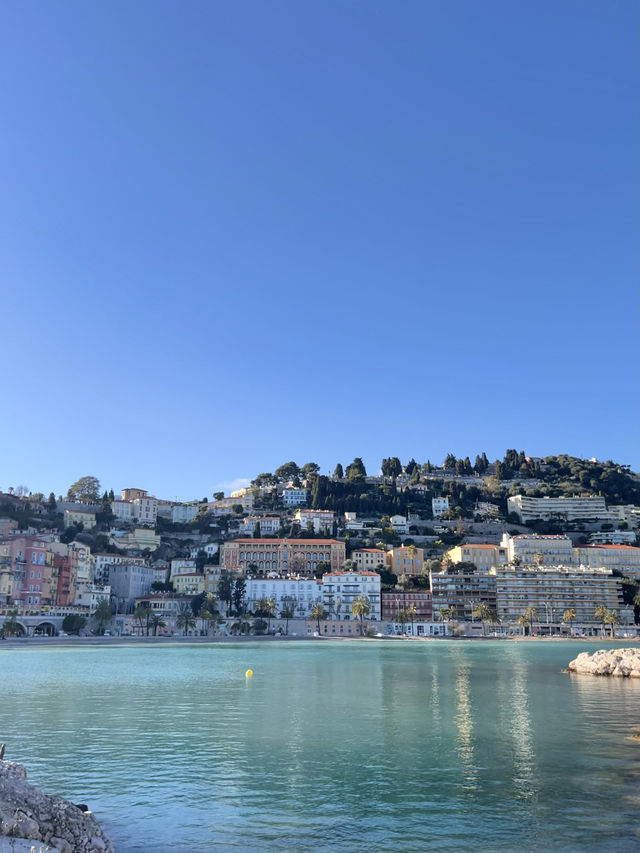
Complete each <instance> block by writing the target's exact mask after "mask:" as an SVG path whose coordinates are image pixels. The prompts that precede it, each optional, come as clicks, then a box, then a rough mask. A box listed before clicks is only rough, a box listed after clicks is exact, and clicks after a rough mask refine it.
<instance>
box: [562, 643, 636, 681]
mask: <svg viewBox="0 0 640 853" xmlns="http://www.w3.org/2000/svg"><path fill="white" fill-rule="evenodd" d="M567 669H568V670H569V672H576V673H578V674H580V675H613V676H617V677H619V678H640V649H599V650H598V651H597V652H593V654H589V652H582V654H580V655H578V657H577V658H575V659H574V660H572V661H571V663H570V664H569V665H568V667H567Z"/></svg>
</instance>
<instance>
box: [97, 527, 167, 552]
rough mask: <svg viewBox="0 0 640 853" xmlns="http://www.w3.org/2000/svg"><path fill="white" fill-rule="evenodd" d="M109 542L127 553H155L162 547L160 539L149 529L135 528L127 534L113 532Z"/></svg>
mask: <svg viewBox="0 0 640 853" xmlns="http://www.w3.org/2000/svg"><path fill="white" fill-rule="evenodd" d="M109 542H110V543H111V545H115V546H116V548H123V549H124V550H125V551H147V550H149V551H155V550H156V549H157V548H159V547H160V537H159V536H157V535H156V534H155V533H154V532H153V530H152V529H150V528H148V527H135V528H134V529H133V530H130V531H128V532H127V533H122V532H120V531H115V532H112V535H111V536H110V538H109Z"/></svg>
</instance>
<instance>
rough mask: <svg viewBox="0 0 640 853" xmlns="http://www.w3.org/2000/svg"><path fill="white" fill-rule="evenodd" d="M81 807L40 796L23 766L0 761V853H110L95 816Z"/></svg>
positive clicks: (59, 798) (59, 799)
mask: <svg viewBox="0 0 640 853" xmlns="http://www.w3.org/2000/svg"><path fill="white" fill-rule="evenodd" d="M80 806H82V807H84V809H85V811H83V810H82V808H81V807H79V806H76V805H74V804H73V803H70V802H68V801H67V800H63V799H62V797H55V796H49V795H48V794H44V793H42V792H41V791H39V790H38V789H37V788H34V787H33V786H32V785H29V784H28V783H27V772H26V770H25V769H24V767H22V766H21V765H20V764H16V763H14V762H11V761H0V853H4V851H13V850H15V851H16V853H18V851H22V850H23V849H24V850H25V851H27V853H31V848H32V847H33V849H34V850H35V851H36V853H55V851H57V853H89V851H96V853H97V851H100V853H113V850H114V848H113V845H112V844H111V842H110V841H109V839H108V838H107V837H106V835H105V834H104V832H103V831H102V829H101V828H100V825H99V824H98V822H97V820H96V819H95V817H94V816H93V815H92V814H91V812H90V811H89V810H88V808H87V806H86V805H84V803H81V804H80ZM27 842H29V843H27ZM23 843H27V846H26V847H23V846H20V844H23ZM11 845H13V846H11ZM16 845H18V846H16Z"/></svg>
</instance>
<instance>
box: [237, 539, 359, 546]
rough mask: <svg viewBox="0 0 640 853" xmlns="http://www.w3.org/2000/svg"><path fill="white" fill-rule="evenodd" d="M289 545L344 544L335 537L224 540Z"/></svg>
mask: <svg viewBox="0 0 640 853" xmlns="http://www.w3.org/2000/svg"><path fill="white" fill-rule="evenodd" d="M285 541H286V542H287V544H291V545H344V542H338V540H337V539H287V540H284V539H251V538H250V537H247V538H246V539H230V540H229V542H225V543H224V544H225V545H229V544H231V543H233V542H237V543H238V544H240V543H242V544H244V545H246V544H247V543H249V542H253V543H255V544H261V545H264V544H269V545H273V546H274V548H275V547H278V546H279V545H283V544H284V542H285Z"/></svg>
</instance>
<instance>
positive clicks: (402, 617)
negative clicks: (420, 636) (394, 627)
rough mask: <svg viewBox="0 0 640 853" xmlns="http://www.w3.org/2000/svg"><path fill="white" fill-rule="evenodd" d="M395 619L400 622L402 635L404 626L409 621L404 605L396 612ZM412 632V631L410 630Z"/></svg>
mask: <svg viewBox="0 0 640 853" xmlns="http://www.w3.org/2000/svg"><path fill="white" fill-rule="evenodd" d="M396 619H397V620H398V622H399V623H400V633H401V634H402V636H404V626H405V625H406V624H407V622H408V621H409V616H408V614H407V610H406V608H405V607H401V608H400V609H399V610H398V612H397V613H396ZM412 633H413V632H412Z"/></svg>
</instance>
